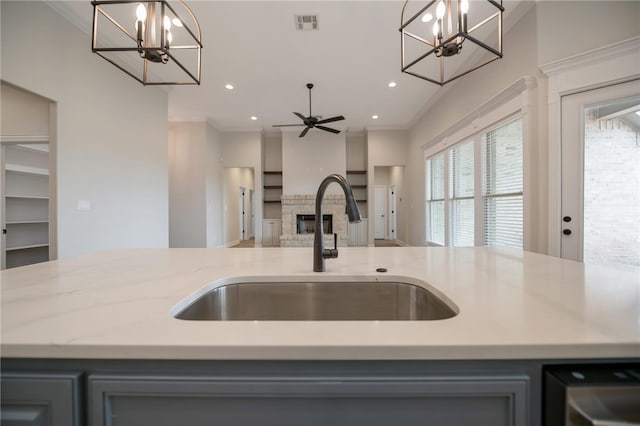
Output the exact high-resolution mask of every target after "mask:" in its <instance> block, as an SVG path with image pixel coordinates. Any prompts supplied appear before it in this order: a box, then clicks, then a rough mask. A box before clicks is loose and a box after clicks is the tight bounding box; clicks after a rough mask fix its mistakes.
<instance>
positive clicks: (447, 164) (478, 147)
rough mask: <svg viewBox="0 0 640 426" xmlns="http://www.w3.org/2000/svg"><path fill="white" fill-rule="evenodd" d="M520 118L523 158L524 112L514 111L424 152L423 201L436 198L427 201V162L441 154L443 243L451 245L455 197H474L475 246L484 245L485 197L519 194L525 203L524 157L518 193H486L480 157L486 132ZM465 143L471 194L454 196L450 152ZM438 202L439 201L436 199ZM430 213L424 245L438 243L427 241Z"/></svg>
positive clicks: (428, 175)
mask: <svg viewBox="0 0 640 426" xmlns="http://www.w3.org/2000/svg"><path fill="white" fill-rule="evenodd" d="M517 120H520V121H521V126H522V134H521V138H522V145H523V147H522V150H523V157H524V143H525V137H524V117H523V114H522V113H521V112H518V113H515V114H511V115H509V116H507V117H505V118H503V119H502V120H500V121H498V122H496V123H493V124H492V125H491V126H488V127H486V128H483V129H481V130H479V131H476V132H475V133H474V134H472V135H471V136H468V137H465V138H464V139H462V140H460V141H458V142H455V143H450V144H448V145H447V147H446V148H443V149H441V150H439V151H436V152H433V153H431V155H429V156H428V157H427V156H426V154H425V170H426V173H425V188H426V189H427V192H425V200H426V202H427V203H429V201H435V200H429V196H430V194H429V192H428V191H430V189H431V188H430V185H429V183H430V181H429V179H430V170H428V169H429V161H431V160H432V159H433V158H435V157H437V156H443V157H444V172H445V175H444V184H445V188H444V221H445V223H444V246H447V247H448V246H453V245H452V244H451V243H452V234H453V223H452V221H453V218H452V214H453V212H452V207H451V206H452V203H453V202H454V201H456V200H462V199H473V200H474V203H473V204H474V231H473V232H474V244H473V245H474V246H484V245H486V244H485V204H486V202H487V199H488V198H494V199H495V198H496V197H498V198H499V197H503V196H518V195H520V196H522V198H523V203H524V198H525V191H524V175H525V173H524V159H523V171H522V175H523V189H522V192H518V193H509V194H497V195H496V194H487V193H486V191H485V179H486V170H485V167H484V165H483V159H484V154H485V153H484V148H485V138H486V135H487V134H488V133H490V132H491V131H494V130H496V129H499V128H501V127H504V126H506V125H508V124H511V123H512V122H514V121H517ZM467 143H472V144H473V175H474V188H473V196H465V197H455V196H454V194H453V192H454V190H453V188H452V186H451V185H452V178H451V173H452V170H453V168H452V166H451V155H452V153H453V151H454V150H455V149H456V148H458V147H460V146H463V145H465V144H467ZM438 201H439V200H438ZM429 213H430V210H429V209H428V208H425V245H427V246H440V244H438V243H437V242H434V241H430V240H429V235H430V230H429V225H430V217H429ZM523 234H524V211H523ZM456 247H464V246H456ZM523 247H524V236H523Z"/></svg>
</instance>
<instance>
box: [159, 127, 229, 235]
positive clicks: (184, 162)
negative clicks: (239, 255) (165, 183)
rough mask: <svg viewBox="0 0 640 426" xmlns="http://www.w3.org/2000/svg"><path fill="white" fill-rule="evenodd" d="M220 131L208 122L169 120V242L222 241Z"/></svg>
mask: <svg viewBox="0 0 640 426" xmlns="http://www.w3.org/2000/svg"><path fill="white" fill-rule="evenodd" d="M221 155H222V147H221V142H220V134H219V133H218V131H217V130H215V129H214V128H213V127H211V126H210V125H209V124H207V123H206V122H172V123H170V124H169V246H170V247H219V246H221V245H222V244H223V243H222V238H223V230H222V207H221V206H222V199H223V198H222V196H223V168H222V164H221V161H220V158H221Z"/></svg>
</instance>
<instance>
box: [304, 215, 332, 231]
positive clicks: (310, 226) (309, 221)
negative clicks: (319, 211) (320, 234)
mask: <svg viewBox="0 0 640 426" xmlns="http://www.w3.org/2000/svg"><path fill="white" fill-rule="evenodd" d="M315 224H316V215H314V214H299V215H296V232H297V233H298V234H313V233H314V231H315ZM322 225H323V230H324V233H325V234H333V215H332V214H323V215H322Z"/></svg>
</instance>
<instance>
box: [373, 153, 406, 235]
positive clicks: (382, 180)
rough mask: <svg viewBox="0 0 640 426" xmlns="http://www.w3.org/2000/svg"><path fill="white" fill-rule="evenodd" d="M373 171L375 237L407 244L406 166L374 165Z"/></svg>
mask: <svg viewBox="0 0 640 426" xmlns="http://www.w3.org/2000/svg"><path fill="white" fill-rule="evenodd" d="M373 173H374V176H373V183H374V185H373V188H374V190H373V200H372V201H373V204H372V205H373V218H374V220H373V222H374V223H373V235H374V239H375V240H382V239H384V240H389V241H393V242H394V243H396V244H399V245H406V243H405V238H406V231H405V220H404V214H405V212H404V206H403V202H402V201H403V192H404V190H405V166H403V165H400V166H374V171H373ZM394 245H395V244H394Z"/></svg>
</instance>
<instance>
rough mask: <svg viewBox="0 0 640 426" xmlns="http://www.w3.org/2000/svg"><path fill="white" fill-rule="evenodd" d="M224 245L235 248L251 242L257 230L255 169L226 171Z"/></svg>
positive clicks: (244, 168) (228, 169) (233, 168)
mask: <svg viewBox="0 0 640 426" xmlns="http://www.w3.org/2000/svg"><path fill="white" fill-rule="evenodd" d="M224 181H225V183H224V218H223V220H224V245H225V246H226V247H232V246H235V245H237V244H239V243H241V242H243V241H247V240H250V239H251V238H252V235H253V230H254V229H255V224H254V223H252V221H253V220H255V216H254V214H253V213H252V212H253V211H254V206H253V196H252V195H251V194H252V193H253V191H254V190H255V172H254V169H253V167H227V168H225V169H224Z"/></svg>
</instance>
